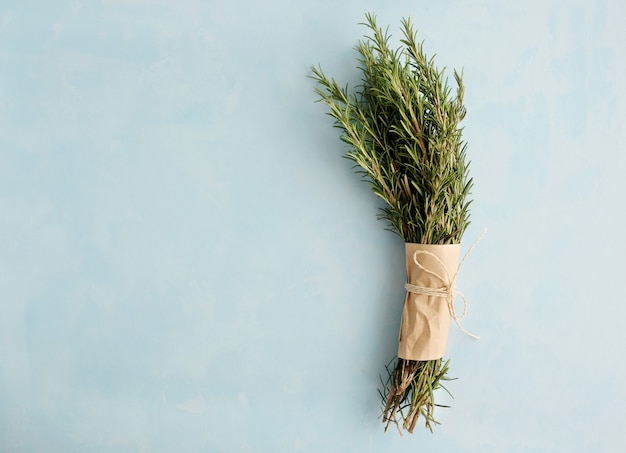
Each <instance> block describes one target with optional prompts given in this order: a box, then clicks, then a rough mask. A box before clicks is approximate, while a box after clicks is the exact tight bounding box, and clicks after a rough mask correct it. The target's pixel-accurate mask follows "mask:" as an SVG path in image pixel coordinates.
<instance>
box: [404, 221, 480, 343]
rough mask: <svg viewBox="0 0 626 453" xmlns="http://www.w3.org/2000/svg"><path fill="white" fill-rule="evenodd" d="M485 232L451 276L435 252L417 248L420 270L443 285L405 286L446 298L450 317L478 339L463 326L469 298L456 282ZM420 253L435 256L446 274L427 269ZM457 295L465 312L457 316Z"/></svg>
mask: <svg viewBox="0 0 626 453" xmlns="http://www.w3.org/2000/svg"><path fill="white" fill-rule="evenodd" d="M485 233H486V231H483V232H482V234H481V235H480V237H479V238H478V239H476V241H475V242H474V244H472V246H471V247H470V248H469V250H468V251H467V252H465V255H463V259H462V260H461V262H460V263H459V266H458V267H457V268H456V272H455V273H454V275H452V276H450V273H449V272H448V269H446V266H445V265H444V264H443V262H442V261H441V260H440V259H439V258H438V257H437V256H436V255H435V254H433V253H431V252H427V251H425V250H417V251H415V253H414V254H413V261H414V262H415V264H416V265H417V267H419V268H420V270H422V271H423V272H426V273H427V274H430V275H432V276H433V277H435V278H437V279H439V280H440V281H441V283H442V284H443V285H442V286H441V287H439V288H428V287H426V286H417V285H413V284H411V283H407V284H406V285H404V287H405V288H406V290H407V291H408V292H409V293H413V294H421V295H423V296H428V297H441V298H442V299H445V300H446V302H447V304H448V311H449V312H450V317H451V318H452V319H454V322H455V323H456V325H457V327H458V328H459V329H460V330H461V332H463V333H464V334H466V335H469V336H470V337H472V338H476V339H477V340H478V339H480V337H479V336H477V335H474V334H473V333H470V332H468V331H467V330H465V329H464V328H463V326H461V320H462V319H463V318H465V315H466V314H467V298H466V297H465V295H464V294H463V293H462V292H460V291H457V290H456V288H455V284H456V277H457V275H458V273H459V271H460V270H461V266H462V265H463V262H465V258H467V256H468V255H469V254H470V252H471V251H472V250H473V249H474V247H476V245H478V243H479V242H480V240H481V239H482V238H483V236H485ZM418 255H428V256H430V257H432V258H434V259H435V260H436V261H437V262H438V263H439V264H440V265H441V268H442V269H443V271H444V275H440V274H438V273H436V272H434V271H432V270H430V269H426V268H425V267H424V266H422V265H421V264H420V262H419V260H418V259H417V256H418ZM456 296H459V297H461V299H462V300H463V314H461V316H457V315H456V309H455V308H454V298H455V297H456Z"/></svg>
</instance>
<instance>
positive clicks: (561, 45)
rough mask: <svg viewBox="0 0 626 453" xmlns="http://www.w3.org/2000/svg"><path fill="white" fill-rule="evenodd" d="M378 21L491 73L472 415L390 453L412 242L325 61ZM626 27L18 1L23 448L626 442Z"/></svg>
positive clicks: (16, 225)
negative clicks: (354, 141)
mask: <svg viewBox="0 0 626 453" xmlns="http://www.w3.org/2000/svg"><path fill="white" fill-rule="evenodd" d="M366 11H374V12H376V13H377V14H378V19H379V23H380V24H381V25H387V24H388V25H390V31H392V32H394V33H395V34H396V35H397V34H398V33H397V30H398V24H399V21H400V18H401V17H403V16H406V15H411V16H412V18H413V21H414V23H415V24H416V26H417V27H418V28H419V30H420V34H421V37H422V38H423V39H425V40H426V43H425V48H426V50H427V51H428V52H429V53H431V54H432V53H436V54H437V58H438V62H439V64H440V65H445V66H448V67H455V68H464V71H465V82H466V93H467V95H466V97H467V106H468V111H469V112H468V116H467V119H466V121H465V128H466V129H465V138H466V139H467V141H468V142H469V150H468V154H469V156H470V158H471V160H472V167H471V169H472V174H473V176H474V179H475V190H474V198H475V204H474V205H473V211H472V220H473V223H472V225H471V227H470V229H469V231H468V233H467V235H466V244H465V247H468V246H469V244H470V243H471V242H472V241H473V240H474V239H475V238H476V237H477V236H478V235H479V234H480V232H481V230H482V229H483V228H487V229H488V234H487V236H486V238H485V239H484V240H483V241H482V242H481V243H480V245H479V246H478V248H476V249H475V251H474V252H473V253H472V255H471V257H470V258H469V259H468V261H467V262H466V264H465V266H464V268H463V271H462V273H461V276H460V277H459V282H458V285H459V289H461V290H462V291H463V292H464V293H465V295H466V296H467V297H468V300H469V303H470V310H469V314H468V316H467V318H466V320H465V321H464V325H465V327H466V328H467V329H468V330H470V331H472V332H476V333H478V334H480V336H481V340H480V341H474V340H472V339H470V338H468V337H466V336H464V335H463V334H462V333H461V332H459V331H458V330H457V329H455V328H452V330H451V334H450V340H449V347H448V357H449V358H451V359H452V362H451V373H452V375H454V376H458V377H459V379H458V380H456V381H453V382H451V383H450V385H449V388H450V390H451V391H452V393H453V394H454V395H455V398H454V400H451V399H450V398H449V397H447V396H446V395H445V394H441V395H439V396H440V401H441V402H442V403H448V404H451V405H452V408H451V409H442V410H440V411H439V412H438V414H437V415H438V418H439V420H440V421H441V422H442V425H441V426H440V427H437V428H436V429H435V433H434V434H431V433H429V432H427V431H425V430H424V429H421V428H419V429H417V430H416V433H415V434H414V435H412V436H405V437H404V438H400V437H399V436H398V435H397V433H395V432H390V433H387V434H384V433H383V432H382V425H381V423H380V420H378V419H377V417H378V416H379V413H380V407H379V405H380V402H379V399H378V395H377V388H378V378H379V375H380V374H381V373H382V372H383V371H384V365H385V364H386V363H387V362H388V361H389V360H390V359H391V358H392V357H393V355H394V351H395V346H396V344H395V340H396V335H397V330H398V325H399V316H400V311H401V308H402V307H401V304H402V300H403V282H404V268H403V265H404V264H403V259H404V258H403V244H402V243H401V241H400V240H399V239H398V238H396V237H394V236H393V235H392V234H390V233H388V232H386V231H384V229H383V227H384V225H383V224H382V223H380V222H378V221H377V220H376V214H377V209H378V207H379V204H378V202H377V201H376V200H375V198H374V196H373V195H372V194H370V192H369V190H368V188H367V186H366V185H365V184H363V183H361V182H359V180H358V177H357V176H355V175H354V174H353V172H352V170H351V168H350V164H349V162H347V161H346V160H344V159H342V158H341V157H340V156H341V154H342V152H343V148H342V145H341V143H340V142H339V140H338V137H337V131H336V130H334V129H332V128H331V127H330V126H331V122H330V119H329V118H328V117H326V116H325V115H324V108H323V106H321V105H320V104H315V103H314V101H315V99H316V96H315V94H314V93H313V82H312V81H311V80H310V79H307V75H308V74H309V69H308V68H309V66H310V65H311V64H316V63H321V64H322V66H323V68H324V69H325V70H326V71H327V72H328V73H329V74H332V75H333V76H335V77H336V78H337V79H338V80H340V81H341V82H342V83H345V82H351V83H354V82H355V81H356V80H357V78H358V74H357V73H356V72H355V69H354V65H355V60H354V57H355V54H354V51H353V50H352V48H353V46H354V45H355V43H356V41H357V39H359V37H360V36H361V35H362V34H363V33H364V32H365V30H364V29H363V28H362V27H360V26H358V25H357V23H358V22H360V21H362V20H363V17H364V13H365V12H366ZM625 19H626V7H625V6H624V4H623V3H622V2H620V1H618V0H614V1H605V2H582V1H577V2H563V1H561V2H558V1H544V0H542V1H531V2H520V3H517V4H512V3H510V2H497V1H493V0H484V1H450V2H437V3H435V2H423V1H418V2H414V1H404V0H403V1H397V2H393V5H391V4H390V2H383V1H378V0H377V1H374V0H371V1H367V2H357V1H346V2H331V1H327V0H322V1H319V2H310V1H308V2H294V1H286V0H285V1H275V2H265V3H263V4H261V3H258V2H252V1H250V0H236V1H233V0H229V1H200V0H197V1H193V0H185V1H178V2H168V1H164V0H161V1H148V0H117V1H116V0H108V1H105V0H103V1H83V2H80V1H56V2H48V1H43V0H40V1H34V0H33V1H27V2H22V1H10V0H9V1H5V2H3V3H2V4H1V5H0V43H1V44H0V237H1V238H2V241H0V451H2V452H42V451H47V452H135V451H136V452H173V451H177V452H178V451H182V452H196V451H198V452H200V451H206V452H269V451H272V452H274V451H284V452H291V451H301V452H349V451H350V452H351V451H354V452H383V451H398V452H400V451H407V452H408V451H418V450H419V451H429V452H528V451H534V452H589V451H597V452H623V451H626V436H624V432H623V424H624V422H625V421H626V385H625V384H626V364H625V363H624V360H623V357H624V356H625V355H626V337H625V334H624V327H623V324H624V322H623V320H624V318H625V317H626V305H625V304H624V303H623V301H624V295H623V290H622V287H621V286H622V284H623V282H624V280H625V277H626V272H625V270H626V265H625V264H624V256H626V240H625V238H624V237H625V236H624V226H625V224H626V208H625V206H626V179H625V178H624V168H626V153H624V143H626V130H625V129H624V127H623V125H624V124H625V123H626V107H625V105H626V90H625V89H624V85H623V80H622V79H623V74H624V73H626V48H625V47H624V42H626V31H625V29H624V28H623V23H624V20H625Z"/></svg>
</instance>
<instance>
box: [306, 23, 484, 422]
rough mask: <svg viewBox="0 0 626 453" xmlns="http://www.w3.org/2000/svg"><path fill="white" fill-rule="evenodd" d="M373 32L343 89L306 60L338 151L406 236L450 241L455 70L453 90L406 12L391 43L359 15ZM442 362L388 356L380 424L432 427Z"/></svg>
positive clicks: (458, 231) (462, 167) (460, 196)
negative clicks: (358, 78) (355, 79)
mask: <svg viewBox="0 0 626 453" xmlns="http://www.w3.org/2000/svg"><path fill="white" fill-rule="evenodd" d="M366 21H367V22H366V23H364V24H363V25H365V26H366V27H367V28H368V29H369V31H370V32H371V33H372V36H365V39H364V40H361V41H359V43H358V45H357V47H356V50H357V52H358V54H359V57H358V62H359V65H358V69H360V71H361V73H362V84H361V85H359V86H358V87H357V88H356V90H354V92H352V93H349V92H348V89H347V87H346V88H341V87H340V86H339V85H338V84H337V82H336V81H335V80H334V79H332V78H328V77H326V75H324V73H323V71H322V69H321V68H320V67H312V72H313V75H312V76H311V77H312V78H313V79H314V80H316V82H317V84H318V86H317V87H316V89H315V90H316V92H317V93H318V94H319V96H320V101H322V102H323V103H325V104H326V105H327V106H328V107H329V112H328V114H329V115H330V116H331V117H333V118H334V119H335V126H336V127H338V128H339V129H341V131H342V133H341V140H342V141H343V142H345V143H346V144H347V145H348V151H347V152H346V154H345V156H346V157H347V158H349V159H351V160H352V161H354V162H355V163H356V164H357V166H358V167H360V168H359V170H358V171H359V172H360V173H362V174H363V175H364V176H365V179H366V180H367V181H368V182H369V183H370V184H371V187H372V189H373V191H374V193H375V194H376V195H377V196H379V197H380V198H381V199H382V200H383V201H384V202H385V207H384V208H383V209H382V213H381V215H380V218H383V219H385V220H387V222H388V223H389V228H390V229H391V230H392V231H394V232H395V233H397V234H398V235H400V237H402V239H403V240H404V241H405V242H407V243H421V244H458V243H460V242H461V237H462V235H463V233H464V231H465V229H466V228H467V226H468V224H469V210H468V207H469V204H470V200H469V199H468V195H469V193H470V189H471V187H472V180H471V178H470V177H469V175H468V163H467V162H466V144H465V143H464V142H463V141H462V139H461V131H462V129H461V128H460V127H459V123H460V122H461V120H462V119H463V117H464V116H465V107H464V105H463V91H464V88H463V83H462V78H461V76H460V75H459V74H458V73H457V72H456V71H455V72H454V77H455V80H456V90H455V93H454V94H453V93H452V91H451V89H450V88H449V87H448V85H447V81H446V79H445V77H444V71H443V70H441V71H440V70H438V69H437V68H436V67H435V65H434V62H433V59H432V58H430V59H429V58H427V57H426V56H425V55H424V52H423V50H422V44H421V43H418V42H417V40H416V37H417V36H416V33H415V32H414V31H413V26H412V24H411V21H410V18H408V19H402V34H403V39H401V40H400V43H401V46H400V48H398V49H396V50H394V49H391V48H390V46H389V39H390V36H389V35H388V33H387V32H383V30H382V29H380V28H379V27H378V26H377V25H376V18H375V16H374V15H372V14H366ZM447 370H448V361H443V360H442V359H437V360H428V361H413V360H405V359H402V358H397V359H396V360H395V366H391V367H388V372H389V379H388V380H387V381H386V382H383V384H384V388H383V390H382V391H381V396H382V398H383V422H384V423H385V430H387V428H388V427H389V426H390V424H391V423H395V424H396V425H398V428H399V429H400V425H401V426H402V427H403V428H404V429H406V430H407V431H409V432H413V429H414V428H415V425H416V423H417V420H418V418H419V416H420V415H422V416H423V417H424V420H425V425H426V427H427V428H429V429H430V430H431V431H432V425H433V424H436V423H437V422H436V420H435V419H434V417H433V411H434V407H435V406H436V404H435V401H434V391H435V390H437V389H438V388H440V387H442V381H443V380H446V379H448V378H447Z"/></svg>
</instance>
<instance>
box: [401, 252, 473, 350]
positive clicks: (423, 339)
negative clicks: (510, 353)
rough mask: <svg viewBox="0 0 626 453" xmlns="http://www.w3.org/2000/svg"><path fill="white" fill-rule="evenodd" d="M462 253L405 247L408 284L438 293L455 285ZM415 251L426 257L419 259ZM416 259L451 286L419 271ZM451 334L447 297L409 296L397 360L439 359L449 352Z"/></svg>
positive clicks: (404, 311)
mask: <svg viewBox="0 0 626 453" xmlns="http://www.w3.org/2000/svg"><path fill="white" fill-rule="evenodd" d="M460 250H461V245H460V244H446V245H428V244H411V243H406V244H405V251H406V272H407V282H408V283H410V284H412V285H415V286H417V287H422V288H432V289H435V290H440V289H442V288H443V287H444V286H445V285H447V284H449V283H453V280H454V277H455V276H456V272H457V269H458V266H459V254H460ZM416 251H423V252H426V253H419V254H417V255H416V254H415V252H416ZM433 255H434V256H433ZM435 257H436V258H435ZM415 258H417V260H418V261H419V263H420V265H421V266H422V267H423V268H424V269H426V270H428V271H430V272H432V273H433V274H437V275H439V276H443V277H444V278H448V277H449V278H450V279H452V282H450V281H447V282H445V281H442V280H441V279H440V278H438V277H437V276H435V275H432V274H430V273H429V272H426V271H424V270H423V269H420V267H419V266H418V265H417V264H415V261H414V260H415ZM442 265H443V267H442ZM444 267H445V269H444ZM452 289H454V288H452ZM449 330H450V310H449V308H448V301H447V299H446V298H445V297H441V296H437V295H424V294H414V293H411V292H407V294H406V299H405V301H404V309H403V311H402V323H401V325H400V339H399V341H398V357H400V358H401V359H406V360H436V359H440V358H441V357H443V355H444V354H445V352H446V344H447V342H448V331H449Z"/></svg>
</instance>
